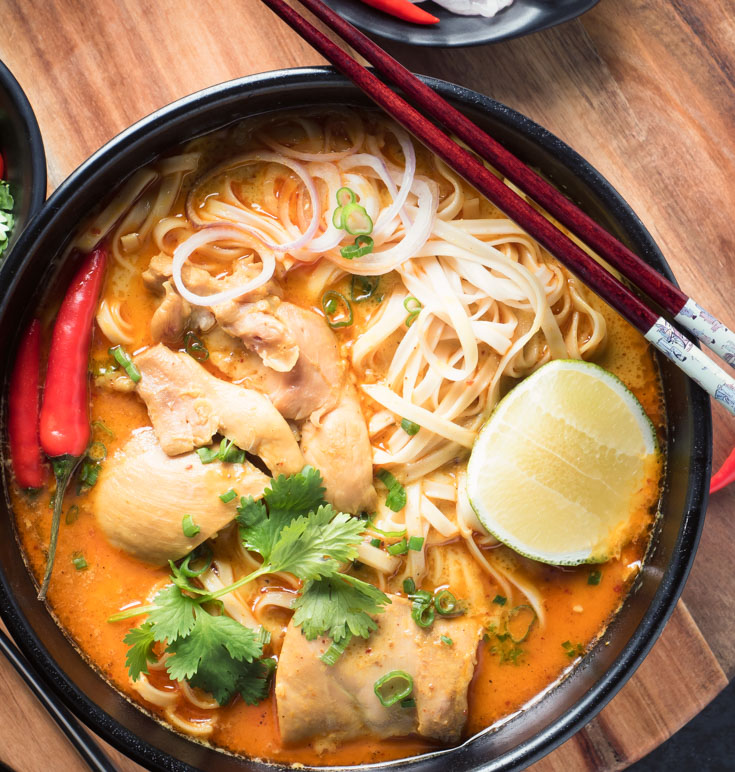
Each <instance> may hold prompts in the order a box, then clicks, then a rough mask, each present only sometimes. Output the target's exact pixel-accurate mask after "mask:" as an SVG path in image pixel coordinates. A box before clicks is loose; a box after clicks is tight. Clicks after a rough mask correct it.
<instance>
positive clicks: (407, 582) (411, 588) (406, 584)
mask: <svg viewBox="0 0 735 772" xmlns="http://www.w3.org/2000/svg"><path fill="white" fill-rule="evenodd" d="M403 592H405V593H406V595H412V594H413V593H415V592H416V582H414V580H413V579H412V578H411V577H410V576H409V577H408V579H404V580H403Z"/></svg>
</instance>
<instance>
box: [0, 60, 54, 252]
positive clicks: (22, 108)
mask: <svg viewBox="0 0 735 772" xmlns="http://www.w3.org/2000/svg"><path fill="white" fill-rule="evenodd" d="M45 198H46V153H45V152H44V149H43V141H42V140H41V132H40V130H39V128H38V122H37V121H36V116H35V115H34V113H33V108H32V107H31V104H30V102H29V101H28V97H26V95H25V93H24V92H23V89H22V88H21V87H20V84H19V83H18V81H17V80H16V79H15V77H14V76H13V74H12V73H11V72H10V70H9V69H8V68H7V67H6V66H5V65H4V64H3V63H2V62H0V263H3V262H4V261H5V258H6V257H7V256H8V255H9V254H10V251H11V250H12V248H13V246H14V245H15V242H16V241H17V240H18V237H19V236H20V233H21V231H22V230H23V228H25V226H26V224H27V223H28V222H29V220H31V218H32V217H33V216H34V215H35V214H36V212H37V211H38V210H39V209H40V208H41V205H42V204H43V202H44V200H45Z"/></svg>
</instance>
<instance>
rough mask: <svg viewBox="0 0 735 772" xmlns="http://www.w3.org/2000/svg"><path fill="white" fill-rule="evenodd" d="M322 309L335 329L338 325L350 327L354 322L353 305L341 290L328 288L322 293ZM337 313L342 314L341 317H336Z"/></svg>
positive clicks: (328, 322) (329, 323)
mask: <svg viewBox="0 0 735 772" xmlns="http://www.w3.org/2000/svg"><path fill="white" fill-rule="evenodd" d="M322 310H323V311H324V316H326V318H327V324H328V325H329V326H330V327H331V328H332V329H333V330H334V329H336V328H337V327H349V326H350V325H351V324H352V319H353V316H352V306H351V305H350V301H349V300H347V298H346V297H345V296H344V295H343V294H342V293H341V292H337V291H336V290H327V291H326V292H325V293H324V294H323V295H322ZM336 314H341V316H340V318H334V317H335V315H336Z"/></svg>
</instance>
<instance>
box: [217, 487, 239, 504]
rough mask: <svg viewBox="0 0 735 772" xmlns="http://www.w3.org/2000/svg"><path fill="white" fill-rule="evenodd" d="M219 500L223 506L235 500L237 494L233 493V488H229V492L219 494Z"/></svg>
mask: <svg viewBox="0 0 735 772" xmlns="http://www.w3.org/2000/svg"><path fill="white" fill-rule="evenodd" d="M219 498H220V501H221V502H222V503H223V504H229V503H230V502H231V501H232V499H234V498H237V493H235V489H234V488H230V490H228V491H225V493H220V495H219Z"/></svg>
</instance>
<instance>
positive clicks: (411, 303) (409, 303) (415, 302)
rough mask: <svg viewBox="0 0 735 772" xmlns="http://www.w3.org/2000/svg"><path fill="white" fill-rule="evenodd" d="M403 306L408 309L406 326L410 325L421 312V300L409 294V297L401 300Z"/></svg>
mask: <svg viewBox="0 0 735 772" xmlns="http://www.w3.org/2000/svg"><path fill="white" fill-rule="evenodd" d="M403 307H404V308H405V309H406V311H408V316H407V317H406V327H410V326H411V325H412V324H413V323H414V322H415V321H416V317H417V316H418V315H419V314H420V313H421V309H422V308H423V306H422V305H421V301H420V300H419V299H418V298H415V297H414V296H413V295H409V297H407V298H406V299H405V300H404V301H403Z"/></svg>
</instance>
